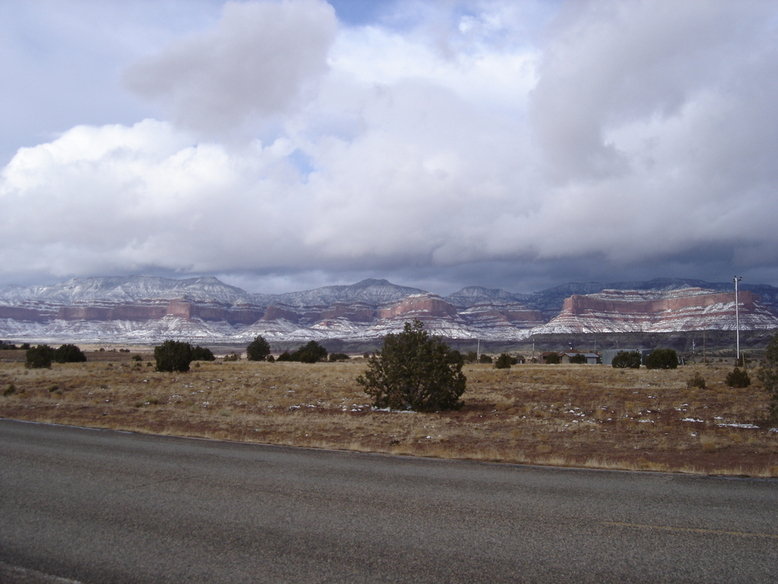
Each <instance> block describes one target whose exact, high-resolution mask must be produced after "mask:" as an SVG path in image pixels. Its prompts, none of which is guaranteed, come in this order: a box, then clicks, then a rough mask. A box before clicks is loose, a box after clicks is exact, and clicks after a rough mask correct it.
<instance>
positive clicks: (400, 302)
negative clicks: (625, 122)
mask: <svg viewBox="0 0 778 584" xmlns="http://www.w3.org/2000/svg"><path fill="white" fill-rule="evenodd" d="M753 288H754V290H757V291H758V293H757V292H754V291H750V290H745V289H744V290H741V293H740V296H739V299H738V300H739V302H738V312H739V320H740V327H741V329H743V330H749V329H775V328H778V311H777V310H776V307H777V306H778V289H775V288H772V287H770V286H754V287H753ZM592 290H596V291H594V292H592ZM578 292H580V293H578ZM415 318H418V319H420V320H422V321H423V322H424V323H425V326H426V327H427V328H428V329H429V330H431V331H432V332H433V333H434V334H437V335H441V336H444V337H447V338H450V339H473V340H475V339H481V340H485V341H517V340H522V339H526V338H528V337H530V336H531V335H533V334H555V333H556V334H587V333H595V332H596V333H603V332H673V331H686V330H702V329H707V330H716V329H718V330H727V329H734V327H735V302H734V295H733V294H732V292H731V291H729V290H728V289H727V284H711V283H702V282H696V281H669V280H662V281H652V282H643V283H640V282H638V283H635V282H633V283H627V284H621V285H613V284H610V285H597V284H594V283H586V284H568V285H565V286H560V287H557V288H552V289H548V290H544V291H541V292H536V293H532V294H515V293H511V292H508V291H505V290H497V289H489V288H483V287H478V286H471V287H468V288H464V289H462V290H460V291H458V292H455V293H453V294H450V295H448V296H445V297H444V296H440V295H437V294H433V293H430V292H427V291H424V290H420V289H418V288H412V287H407V286H398V285H395V284H392V283H390V282H388V281H386V280H376V279H369V280H364V281H362V282H358V283H356V284H353V285H342V286H327V287H323V288H317V289H314V290H307V291H301V292H290V293H285V294H274V295H268V294H252V293H249V292H246V291H244V290H242V289H240V288H237V287H235V286H229V285H227V284H224V283H223V282H221V281H219V280H218V279H216V278H213V277H200V278H189V279H182V280H175V279H166V278H158V277H149V276H132V277H110V278H77V279H71V280H68V281H66V282H61V283H57V284H53V285H49V286H33V287H20V286H11V287H6V288H3V289H0V338H2V339H6V340H33V341H59V342H65V341H73V342H132V343H156V342H159V341H162V340H165V339H170V338H175V339H185V340H192V341H198V342H201V343H245V342H247V341H250V340H251V339H253V338H254V337H256V336H257V335H262V336H264V337H265V338H266V339H267V340H268V341H270V342H273V341H276V342H297V341H301V342H302V341H308V340H319V341H323V340H328V339H340V340H343V341H375V340H377V339H380V338H382V337H383V336H385V335H386V334H388V333H392V332H397V331H399V330H401V329H402V327H403V325H404V323H405V322H408V321H410V320H413V319H415Z"/></svg>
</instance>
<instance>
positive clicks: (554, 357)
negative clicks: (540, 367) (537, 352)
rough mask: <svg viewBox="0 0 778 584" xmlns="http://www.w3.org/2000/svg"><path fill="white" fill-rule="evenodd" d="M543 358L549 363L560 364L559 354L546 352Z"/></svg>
mask: <svg viewBox="0 0 778 584" xmlns="http://www.w3.org/2000/svg"><path fill="white" fill-rule="evenodd" d="M543 360H544V361H545V362H546V364H547V365H557V364H559V354H558V353H546V354H545V355H543Z"/></svg>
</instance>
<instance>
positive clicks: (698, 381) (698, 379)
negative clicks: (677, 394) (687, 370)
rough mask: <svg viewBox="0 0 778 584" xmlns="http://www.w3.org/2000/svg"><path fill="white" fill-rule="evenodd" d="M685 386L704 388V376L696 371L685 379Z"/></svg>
mask: <svg viewBox="0 0 778 584" xmlns="http://www.w3.org/2000/svg"><path fill="white" fill-rule="evenodd" d="M686 387H689V388H692V387H698V388H699V389H705V378H704V377H703V376H702V375H700V372H699V371H698V372H697V373H695V374H694V375H692V376H691V377H690V378H689V379H688V380H687V381H686Z"/></svg>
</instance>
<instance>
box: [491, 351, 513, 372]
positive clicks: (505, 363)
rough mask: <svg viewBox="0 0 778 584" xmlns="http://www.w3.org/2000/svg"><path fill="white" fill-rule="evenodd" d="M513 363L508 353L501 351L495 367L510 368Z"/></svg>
mask: <svg viewBox="0 0 778 584" xmlns="http://www.w3.org/2000/svg"><path fill="white" fill-rule="evenodd" d="M512 364H513V359H511V356H510V355H508V353H501V354H500V356H499V357H497V360H496V361H495V362H494V368H495V369H510V368H511V365H512Z"/></svg>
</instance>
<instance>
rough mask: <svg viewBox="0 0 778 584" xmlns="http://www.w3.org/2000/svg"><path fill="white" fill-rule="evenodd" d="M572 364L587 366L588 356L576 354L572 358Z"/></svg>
mask: <svg viewBox="0 0 778 584" xmlns="http://www.w3.org/2000/svg"><path fill="white" fill-rule="evenodd" d="M570 363H576V364H578V365H585V364H586V355H584V354H583V353H576V354H575V355H573V356H572V357H570Z"/></svg>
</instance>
